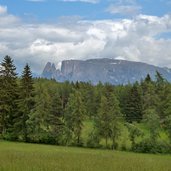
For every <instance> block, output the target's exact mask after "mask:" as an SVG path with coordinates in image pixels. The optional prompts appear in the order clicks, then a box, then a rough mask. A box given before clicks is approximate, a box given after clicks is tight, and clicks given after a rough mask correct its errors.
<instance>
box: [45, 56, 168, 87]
mask: <svg viewBox="0 0 171 171" xmlns="http://www.w3.org/2000/svg"><path fill="white" fill-rule="evenodd" d="M156 70H157V71H158V72H160V73H161V74H162V75H163V76H164V77H165V78H166V79H167V80H168V81H171V70H170V69H167V68H160V67H156V66H153V65H148V64H145V63H140V62H130V61H124V60H115V59H91V60H86V61H81V60H67V61H63V62H62V66H61V71H60V70H57V69H56V68H55V65H54V64H51V63H47V64H46V66H45V69H44V71H43V73H42V77H44V78H48V79H50V78H54V79H56V80H57V81H60V82H63V81H66V80H68V81H74V82H75V81H84V82H88V81H91V82H92V83H93V84H97V83H98V82H99V81H101V82H102V83H106V82H108V83H111V84H114V85H117V84H127V83H128V82H130V83H133V82H135V81H140V80H141V79H143V78H145V77H146V75H147V74H148V73H149V74H150V75H151V77H152V78H153V79H154V77H155V72H156Z"/></svg>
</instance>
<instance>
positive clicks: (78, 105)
mask: <svg viewBox="0 0 171 171" xmlns="http://www.w3.org/2000/svg"><path fill="white" fill-rule="evenodd" d="M84 117H85V106H84V103H83V100H82V95H81V93H80V92H79V91H75V92H74V93H72V94H71V95H70V97H69V101H68V103H67V106H66V109H65V116H64V119H65V122H66V127H67V130H68V132H67V133H68V134H67V136H68V137H66V138H67V139H69V138H70V137H71V138H72V135H73V136H74V140H76V144H77V145H80V143H81V141H80V138H81V131H82V128H83V121H84Z"/></svg>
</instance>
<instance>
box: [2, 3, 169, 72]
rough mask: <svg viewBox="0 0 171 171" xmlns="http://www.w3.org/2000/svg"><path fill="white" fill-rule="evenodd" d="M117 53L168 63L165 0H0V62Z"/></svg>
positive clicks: (38, 63)
mask: <svg viewBox="0 0 171 171" xmlns="http://www.w3.org/2000/svg"><path fill="white" fill-rule="evenodd" d="M7 54H8V55H10V56H11V57H13V59H14V61H15V64H16V66H18V68H22V67H23V65H24V64H25V63H26V62H27V63H29V64H30V65H31V67H32V70H33V72H35V73H41V71H42V69H43V67H44V65H45V64H46V62H48V61H50V62H54V63H55V64H56V65H57V63H58V62H60V61H62V60H66V59H88V58H104V57H108V58H117V59H126V60H131V61H141V62H146V63H149V64H154V65H158V66H166V67H170V68H171V0H0V61H2V60H3V57H4V56H5V55H7Z"/></svg>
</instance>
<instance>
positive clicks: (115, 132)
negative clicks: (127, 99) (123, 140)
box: [108, 93, 123, 149]
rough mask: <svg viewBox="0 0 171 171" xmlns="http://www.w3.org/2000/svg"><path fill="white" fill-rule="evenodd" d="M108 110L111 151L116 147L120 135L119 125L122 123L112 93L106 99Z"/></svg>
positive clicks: (116, 100)
mask: <svg viewBox="0 0 171 171" xmlns="http://www.w3.org/2000/svg"><path fill="white" fill-rule="evenodd" d="M108 108H109V115H110V120H109V123H108V124H109V126H110V138H111V140H112V149H115V148H116V147H117V143H116V140H117V138H118V137H119V135H120V123H121V122H122V121H123V118H122V114H121V111H120V107H119V101H118V99H117V98H116V96H115V94H114V93H111V94H110V95H109V98H108Z"/></svg>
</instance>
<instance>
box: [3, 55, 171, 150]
mask: <svg viewBox="0 0 171 171" xmlns="http://www.w3.org/2000/svg"><path fill="white" fill-rule="evenodd" d="M1 66H2V69H1V71H0V137H1V138H2V139H5V140H11V141H23V142H32V143H46V144H56V145H67V146H69V145H73V146H84V147H91V148H110V149H120V150H131V151H137V152H150V153H170V152H171V84H170V83H169V82H168V81H167V80H166V79H165V78H164V77H163V76H162V75H161V74H160V73H159V72H157V71H156V77H155V80H152V79H151V77H150V75H149V74H148V75H147V76H146V78H145V79H142V80H141V81H140V82H135V83H134V84H129V83H128V84H127V85H117V86H114V85H111V84H108V83H106V84H102V83H101V82H99V84H97V85H92V84H91V83H89V82H88V83H84V82H75V83H74V82H67V81H66V82H64V83H59V82H57V81H55V80H47V79H42V78H32V73H31V69H30V66H29V65H28V64H26V66H25V67H24V70H23V72H22V75H21V76H20V77H19V76H17V73H16V67H15V65H14V63H13V60H12V58H11V57H10V56H5V57H4V60H3V61H2V63H1Z"/></svg>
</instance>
